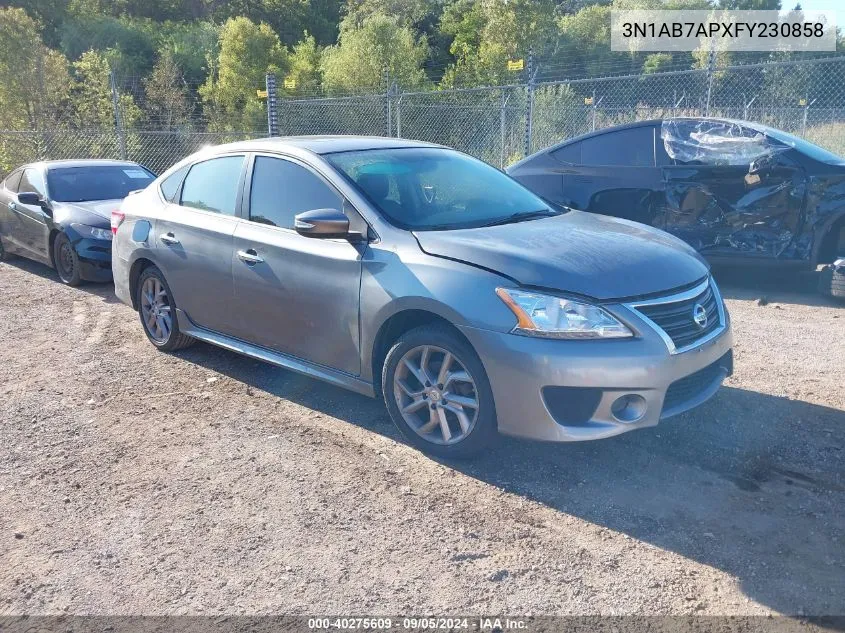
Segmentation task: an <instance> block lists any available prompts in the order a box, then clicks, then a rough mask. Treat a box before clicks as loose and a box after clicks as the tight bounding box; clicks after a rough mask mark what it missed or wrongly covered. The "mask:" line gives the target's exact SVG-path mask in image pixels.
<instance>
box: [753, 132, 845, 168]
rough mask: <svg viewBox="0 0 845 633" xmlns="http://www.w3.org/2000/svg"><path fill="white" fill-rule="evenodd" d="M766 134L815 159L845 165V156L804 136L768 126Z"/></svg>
mask: <svg viewBox="0 0 845 633" xmlns="http://www.w3.org/2000/svg"><path fill="white" fill-rule="evenodd" d="M766 134H768V135H769V136H771V137H772V138H774V139H776V140H778V141H780V142H781V143H785V144H786V145H789V146H790V147H794V148H795V149H797V150H798V151H799V152H801V153H802V154H805V155H806V156H809V157H810V158H812V159H813V160H817V161H819V162H821V163H827V164H829V165H845V158H842V157H841V156H837V155H836V154H834V153H833V152H829V151H828V150H826V149H824V148H822V147H819V146H818V145H815V144H813V143H811V142H810V141H807V140H805V139H803V138H799V137H797V136H793V135H792V134H789V133H788V132H783V131H781V130H776V129H774V128H766Z"/></svg>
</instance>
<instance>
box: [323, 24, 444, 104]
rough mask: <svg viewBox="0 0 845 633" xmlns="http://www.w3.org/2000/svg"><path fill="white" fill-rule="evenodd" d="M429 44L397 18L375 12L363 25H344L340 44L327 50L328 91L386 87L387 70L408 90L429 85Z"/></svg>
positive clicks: (324, 57)
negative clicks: (426, 62)
mask: <svg viewBox="0 0 845 633" xmlns="http://www.w3.org/2000/svg"><path fill="white" fill-rule="evenodd" d="M427 57H428V45H427V44H426V42H425V40H424V39H423V38H420V37H417V36H416V35H415V34H414V32H413V30H412V29H411V28H410V27H408V26H402V25H401V24H400V21H399V19H398V18H396V17H388V16H386V15H380V14H376V15H371V16H369V17H368V18H366V19H365V20H364V22H363V24H361V26H355V25H352V24H350V23H348V22H346V21H344V22H343V23H342V24H341V30H340V36H339V37H338V44H337V46H329V47H328V48H326V49H325V50H324V51H323V58H322V62H321V69H322V71H323V82H324V86H325V88H326V90H328V91H329V92H334V93H342V92H363V91H373V90H380V89H381V90H383V89H384V87H385V86H384V71H385V69H386V70H387V71H388V72H389V74H390V80H391V81H395V82H396V83H397V84H398V85H399V86H400V87H401V88H402V89H404V90H413V89H420V88H423V87H425V86H427V85H428V84H429V82H428V78H427V77H426V74H425V72H424V71H423V69H422V66H423V64H424V63H425V60H426V58H427Z"/></svg>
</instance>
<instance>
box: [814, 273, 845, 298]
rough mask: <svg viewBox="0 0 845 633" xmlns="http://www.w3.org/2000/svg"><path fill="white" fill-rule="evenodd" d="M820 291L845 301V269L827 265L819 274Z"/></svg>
mask: <svg viewBox="0 0 845 633" xmlns="http://www.w3.org/2000/svg"><path fill="white" fill-rule="evenodd" d="M819 292H821V293H822V294H823V295H826V296H828V297H833V298H834V299H840V300H843V301H845V269H843V267H839V268H835V267H833V266H825V267H824V268H823V269H822V271H821V275H820V276H819Z"/></svg>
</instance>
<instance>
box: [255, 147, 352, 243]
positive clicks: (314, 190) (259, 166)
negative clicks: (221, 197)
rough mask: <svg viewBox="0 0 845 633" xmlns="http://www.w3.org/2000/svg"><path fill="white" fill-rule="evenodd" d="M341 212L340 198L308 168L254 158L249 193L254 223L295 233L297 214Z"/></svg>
mask: <svg viewBox="0 0 845 633" xmlns="http://www.w3.org/2000/svg"><path fill="white" fill-rule="evenodd" d="M342 208H343V201H342V200H341V198H340V196H338V194H337V193H335V192H334V190H333V189H331V188H330V187H329V186H328V185H327V184H326V183H324V182H323V181H322V179H320V178H319V177H318V176H317V175H316V174H314V173H313V172H311V171H310V170H308V169H306V168H305V167H302V166H301V165H297V164H296V163H292V162H291V161H288V160H283V159H280V158H269V157H267V156H257V157H256V158H255V164H254V167H253V169H252V186H251V187H250V193H249V219H250V220H252V221H253V222H260V223H261V224H269V225H270V226H279V227H282V228H286V229H292V228H293V224H294V216H296V214H297V213H302V212H303V211H313V210H314V209H337V210H341V209H342Z"/></svg>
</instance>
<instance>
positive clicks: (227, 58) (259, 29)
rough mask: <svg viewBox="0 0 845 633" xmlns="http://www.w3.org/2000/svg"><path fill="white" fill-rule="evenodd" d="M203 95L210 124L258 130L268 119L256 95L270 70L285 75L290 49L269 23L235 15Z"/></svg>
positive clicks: (225, 27)
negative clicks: (280, 39) (259, 22)
mask: <svg viewBox="0 0 845 633" xmlns="http://www.w3.org/2000/svg"><path fill="white" fill-rule="evenodd" d="M210 65H211V67H212V68H211V72H210V73H209V76H208V79H207V80H206V82H205V84H203V85H202V86H201V87H200V95H201V96H202V99H203V103H204V105H205V110H206V114H207V115H208V118H209V125H210V127H211V128H212V129H214V130H218V131H247V132H250V131H254V130H258V129H261V127H262V126H263V124H264V123H263V122H264V117H265V116H266V115H265V112H266V110H265V105H264V102H263V101H262V100H261V99H259V98H258V97H257V95H256V90H260V89H262V88H263V87H264V78H265V75H266V73H268V72H273V73H276V74H277V75H278V76H280V77H281V76H282V75H283V74H284V73H285V72H286V71H287V69H288V56H287V51H286V50H285V48H284V47H283V46H282V44H281V42H280V41H279V36H278V35H276V33H274V32H273V30H272V29H271V28H270V27H269V26H268V25H267V24H263V23H262V24H256V23H255V22H252V21H251V20H249V19H248V18H244V17H240V18H231V19H230V20H228V21H227V22H226V24H224V25H223V28H222V29H221V31H220V53H219V55H218V56H217V59H216V60H211V63H210Z"/></svg>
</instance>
